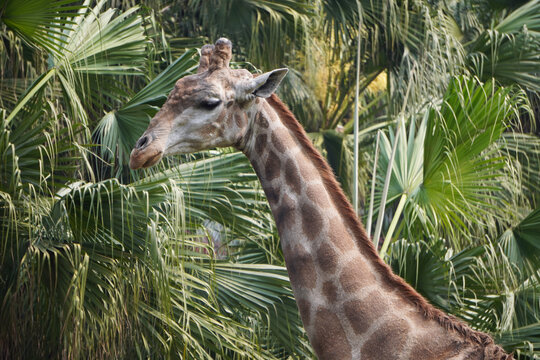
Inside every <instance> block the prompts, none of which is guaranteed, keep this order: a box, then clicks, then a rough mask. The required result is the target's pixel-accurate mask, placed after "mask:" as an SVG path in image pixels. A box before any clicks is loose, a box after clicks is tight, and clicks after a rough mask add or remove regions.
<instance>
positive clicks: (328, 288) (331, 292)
mask: <svg viewBox="0 0 540 360" xmlns="http://www.w3.org/2000/svg"><path fill="white" fill-rule="evenodd" d="M322 291H323V295H324V296H325V297H326V299H328V301H329V302H330V303H333V302H335V301H336V299H337V291H338V290H337V287H336V285H335V284H334V282H333V281H326V282H325V283H324V284H323V288H322Z"/></svg>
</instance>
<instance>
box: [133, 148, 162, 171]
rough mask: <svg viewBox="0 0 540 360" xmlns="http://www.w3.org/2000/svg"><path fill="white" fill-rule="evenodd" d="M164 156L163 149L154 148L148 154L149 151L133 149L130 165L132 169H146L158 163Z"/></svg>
mask: <svg viewBox="0 0 540 360" xmlns="http://www.w3.org/2000/svg"><path fill="white" fill-rule="evenodd" d="M144 150H146V149H144ZM162 157H163V151H157V150H154V151H153V152H152V153H150V154H148V151H140V150H133V151H132V152H131V155H130V157H129V167H130V168H131V169H132V170H137V169H141V168H142V169H146V168H149V167H150V166H153V165H155V164H157V163H158V162H159V161H160V160H161V158H162Z"/></svg>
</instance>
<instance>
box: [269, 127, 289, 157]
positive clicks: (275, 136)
mask: <svg viewBox="0 0 540 360" xmlns="http://www.w3.org/2000/svg"><path fill="white" fill-rule="evenodd" d="M282 136H283V135H282V134H280V131H279V130H276V131H273V132H272V136H271V137H272V144H274V147H275V148H276V150H277V151H279V152H280V153H283V152H285V150H286V148H285V144H283V139H282Z"/></svg>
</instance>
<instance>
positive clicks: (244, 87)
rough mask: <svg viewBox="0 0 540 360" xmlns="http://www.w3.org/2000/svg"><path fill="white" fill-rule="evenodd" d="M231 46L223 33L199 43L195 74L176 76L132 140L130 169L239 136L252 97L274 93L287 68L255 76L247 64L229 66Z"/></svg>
mask: <svg viewBox="0 0 540 360" xmlns="http://www.w3.org/2000/svg"><path fill="white" fill-rule="evenodd" d="M231 49H232V45H231V42H230V41H229V40H227V39H225V38H221V39H219V40H218V41H217V42H216V44H215V45H205V46H203V47H202V49H201V59H200V62H199V69H198V71H197V74H194V75H190V76H186V77H184V78H182V79H180V80H178V81H177V82H176V85H175V87H174V89H173V90H172V91H171V93H170V94H169V97H168V99H167V101H166V102H165V104H163V106H162V107H161V109H160V110H159V112H158V113H157V114H156V115H155V116H154V118H153V119H152V120H151V121H150V125H149V126H148V129H147V130H146V131H145V132H144V134H143V135H142V136H141V138H140V139H139V140H138V141H137V143H136V144H135V147H134V148H133V150H132V152H131V157H130V162H129V166H130V167H131V168H132V169H139V168H146V167H149V166H152V165H154V164H156V163H157V162H159V160H161V158H162V157H163V156H166V155H173V154H182V153H190V152H195V151H200V150H205V149H211V148H214V147H225V146H234V145H238V144H240V143H241V142H242V139H243V137H244V135H245V134H246V132H247V129H248V127H249V123H250V121H249V117H248V116H247V114H250V113H253V112H252V111H251V109H253V107H255V106H256V103H257V102H256V101H255V99H256V98H257V97H263V98H266V97H269V96H270V95H272V93H273V92H274V91H275V90H276V88H277V87H278V85H279V83H280V82H281V80H282V79H283V77H284V76H285V75H286V74H287V71H288V70H287V69H276V70H273V71H269V72H267V73H264V74H262V75H259V76H257V77H253V75H252V74H251V73H250V72H249V71H247V70H244V69H237V70H234V69H231V68H229V61H230V60H231V55H232V52H231Z"/></svg>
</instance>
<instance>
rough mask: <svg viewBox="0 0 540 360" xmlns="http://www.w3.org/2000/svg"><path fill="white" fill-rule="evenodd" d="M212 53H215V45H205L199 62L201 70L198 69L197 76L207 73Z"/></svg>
mask: <svg viewBox="0 0 540 360" xmlns="http://www.w3.org/2000/svg"><path fill="white" fill-rule="evenodd" d="M212 51H214V45H204V46H203V47H202V48H201V58H200V60H199V68H198V69H197V74H200V73H202V72H205V71H206V70H208V67H209V66H210V56H212Z"/></svg>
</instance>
